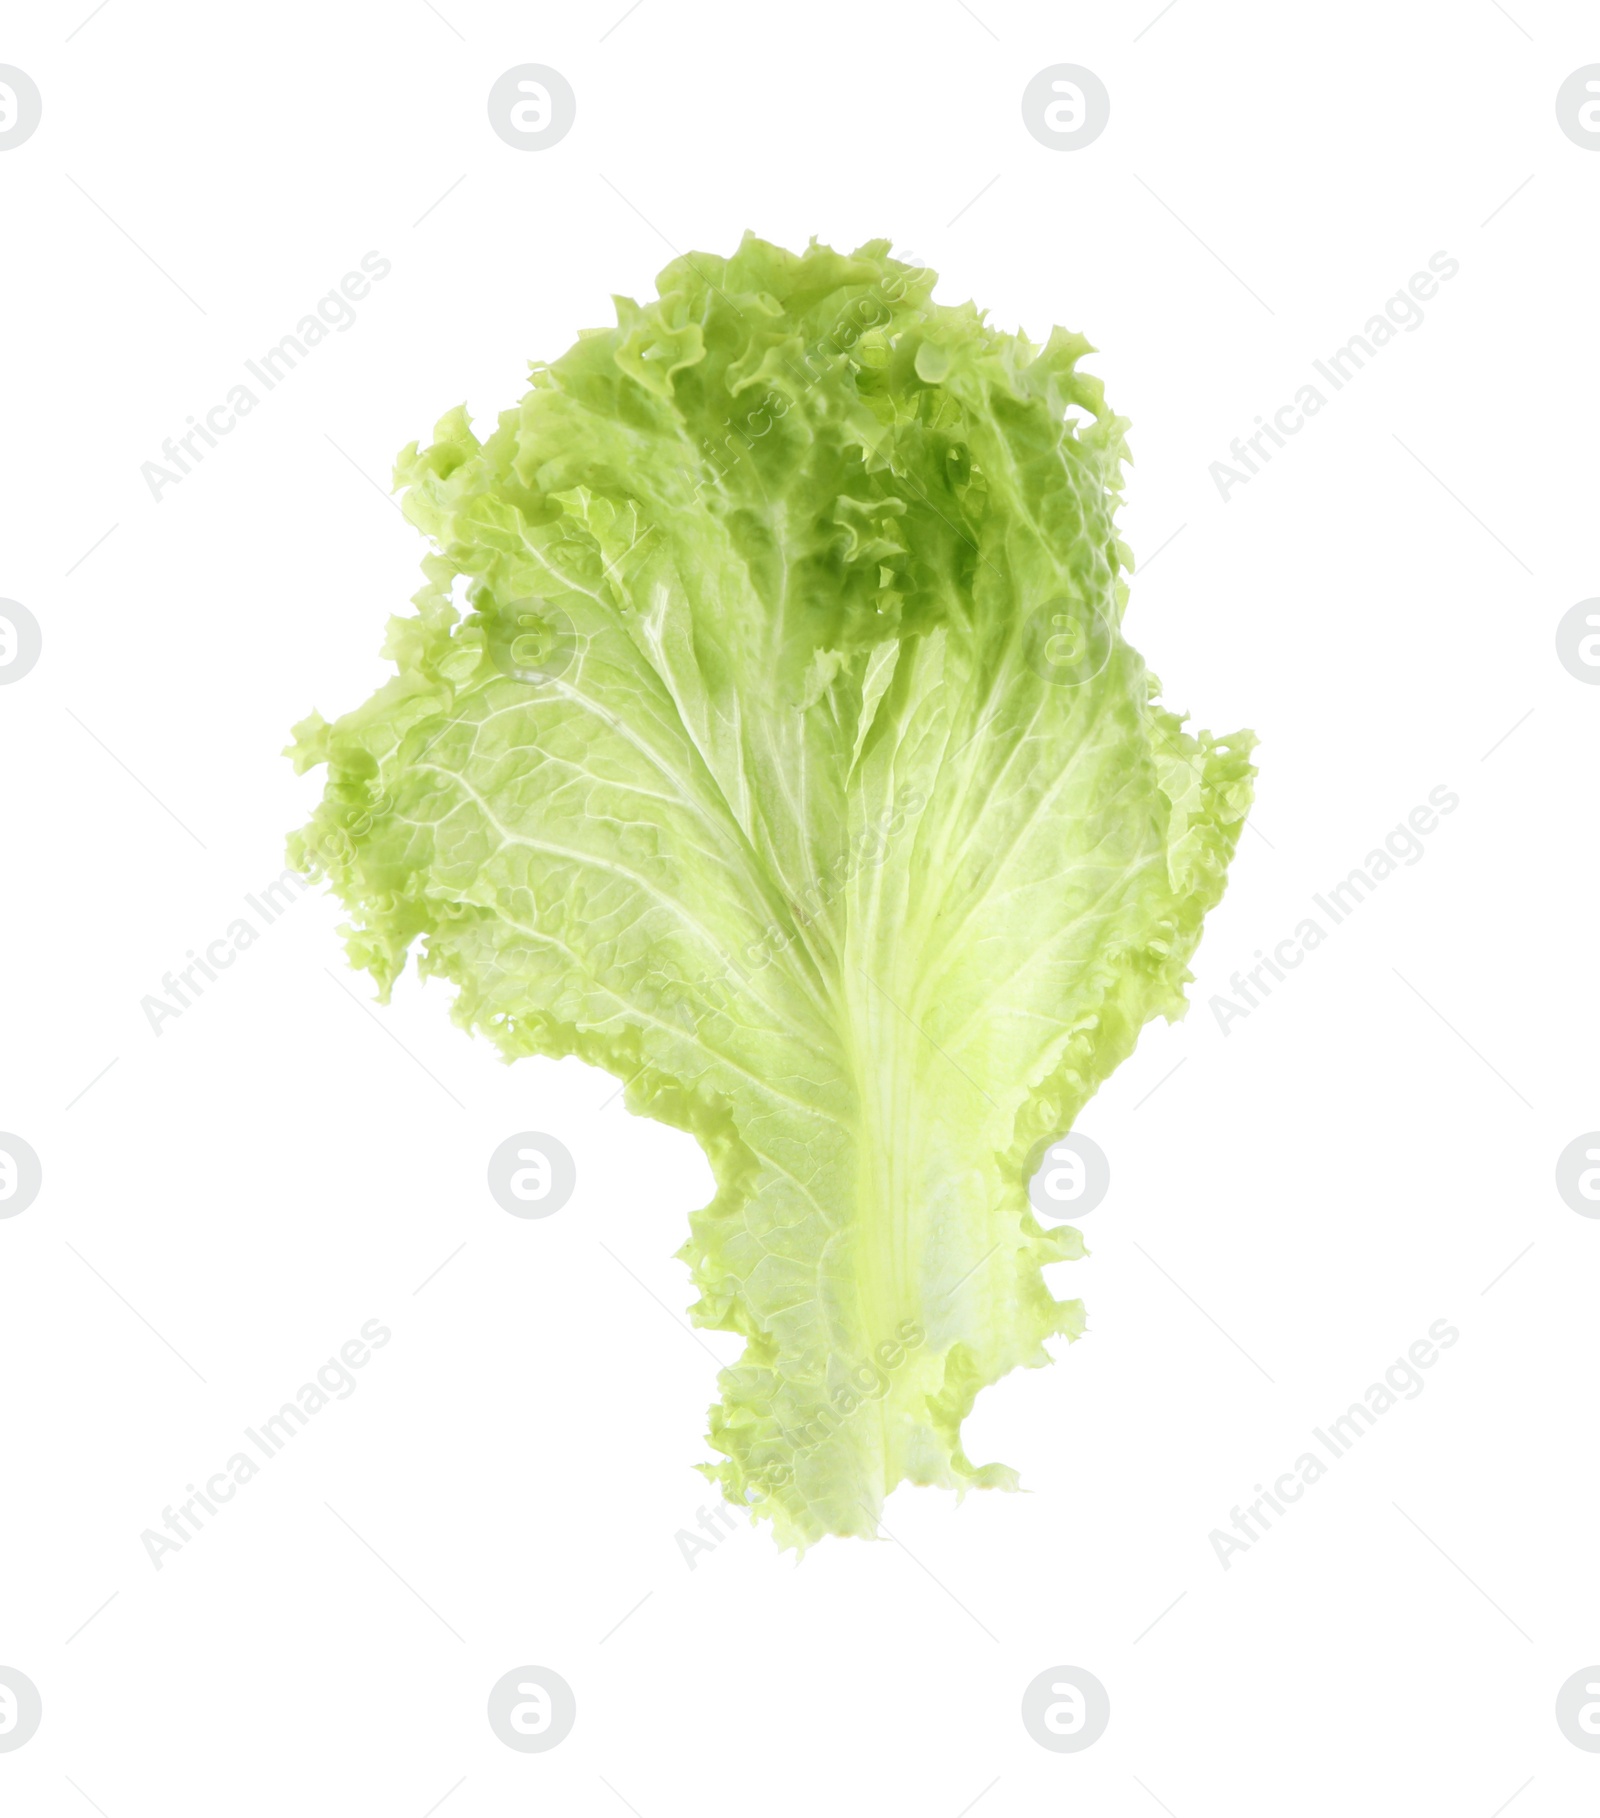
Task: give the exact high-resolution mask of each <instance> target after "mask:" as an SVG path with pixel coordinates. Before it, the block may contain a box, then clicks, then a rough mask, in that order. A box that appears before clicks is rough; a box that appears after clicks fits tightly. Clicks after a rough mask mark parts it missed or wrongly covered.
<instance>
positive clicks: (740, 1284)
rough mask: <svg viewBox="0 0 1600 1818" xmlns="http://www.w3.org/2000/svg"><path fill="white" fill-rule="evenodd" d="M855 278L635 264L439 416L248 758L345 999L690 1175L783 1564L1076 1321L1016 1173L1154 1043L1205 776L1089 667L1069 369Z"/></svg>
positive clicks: (1086, 418)
mask: <svg viewBox="0 0 1600 1818" xmlns="http://www.w3.org/2000/svg"><path fill="white" fill-rule="evenodd" d="M888 247H889V243H888V242H887V241H872V242H869V243H868V244H867V245H865V246H862V247H861V248H860V249H859V250H858V251H856V252H854V253H852V254H850V255H848V256H846V255H843V254H840V253H837V252H834V251H833V250H831V249H829V248H827V247H824V246H820V245H817V244H813V245H811V246H810V247H809V248H808V249H807V250H806V251H805V253H803V254H801V255H795V254H792V253H789V252H785V251H783V250H781V249H780V248H777V247H774V246H771V245H768V244H766V243H765V242H763V241H760V240H757V239H754V238H752V237H749V236H747V237H746V239H745V241H744V243H743V244H742V245H741V246H740V248H739V250H738V251H737V252H736V253H735V254H734V255H733V257H732V258H728V259H722V258H715V257H711V256H709V255H703V254H694V255H692V256H689V257H685V258H681V259H678V260H676V261H674V262H673V263H672V264H671V265H669V266H668V267H667V269H666V270H665V271H664V272H663V273H662V275H661V278H660V280H659V285H658V288H659V292H660V295H659V298H658V300H657V301H655V302H652V303H649V304H648V305H645V306H642V307H641V306H640V305H638V304H636V303H634V302H632V301H630V300H628V299H626V298H618V299H617V300H616V309H617V325H616V327H615V328H610V329H604V330H595V331H592V332H589V333H586V334H584V335H583V336H581V337H580V339H579V340H578V342H577V344H576V345H575V346H574V347H573V348H572V349H571V350H570V352H568V353H567V354H565V355H564V356H563V357H562V358H561V359H559V360H557V361H556V362H554V364H552V365H548V366H545V365H539V366H535V367H534V368H533V371H532V375H531V378H532V384H531V389H530V390H529V391H528V392H527V395H526V396H525V397H524V398H523V399H522V401H521V402H520V404H518V405H516V406H515V407H514V408H512V409H510V410H508V411H506V412H505V413H504V414H503V415H502V416H501V418H500V421H499V426H498V428H497V429H496V430H495V432H494V434H492V435H491V436H490V437H489V438H488V440H487V441H483V442H480V441H479V439H478V438H477V436H476V435H475V434H474V432H473V430H472V428H471V426H470V425H469V423H468V420H467V417H466V414H465V412H464V410H455V411H452V412H451V413H450V414H448V415H447V416H446V417H444V418H443V420H442V421H441V422H440V423H439V425H438V426H437V428H436V430H435V432H434V440H433V442H432V444H431V445H430V446H428V447H426V448H418V447H417V446H416V445H415V444H413V445H412V446H411V447H410V448H408V449H406V450H405V452H404V453H403V454H402V456H401V457H400V462H399V466H398V470H397V484H398V485H400V486H403V487H404V488H405V500H404V503H405V511H406V515H407V516H408V517H409V518H410V519H411V521H412V523H413V524H415V525H416V526H417V527H418V528H419V529H420V530H421V531H423V532H424V533H425V534H426V535H427V536H428V537H429V538H430V539H431V541H432V543H433V545H434V548H435V549H436V551H437V553H436V554H433V555H430V556H429V557H427V558H426V560H425V561H424V564H423V567H424V571H425V574H426V576H427V585H426V586H425V587H424V588H423V590H422V591H421V592H420V593H419V594H417V596H416V598H415V605H416V608H417V611H416V614H415V616H414V617H408V618H402V619H397V620H394V621H391V629H390V635H389V641H388V645H387V647H386V652H387V654H388V655H389V656H390V657H392V658H393V660H394V662H395V665H396V668H397V674H396V675H395V677H394V678H393V679H392V680H391V681H389V682H388V683H387V684H386V685H385V686H384V687H383V688H382V689H381V690H380V691H379V692H378V694H377V695H375V696H374V697H373V699H372V700H371V701H369V702H368V703H367V704H366V705H365V706H363V707H360V708H358V709H357V710H356V711H354V712H353V713H350V714H347V715H346V716H345V717H344V718H343V719H341V720H339V721H338V722H337V723H335V724H333V725H331V726H330V725H329V724H327V723H326V722H325V721H324V720H322V719H321V718H320V717H319V716H315V715H313V716H312V718H311V719H309V720H307V721H306V722H305V723H304V724H303V725H302V726H300V727H298V728H297V729H296V732H297V742H296V745H295V747H294V748H293V749H294V754H295V756H296V759H297V762H298V764H299V765H300V767H301V768H305V767H307V766H310V765H314V764H322V763H325V764H326V765H327V767H328V783H327V791H326V795H325V798H324V800H323V802H322V804H321V806H320V807H319V809H318V810H317V813H316V816H315V818H314V820H313V821H312V823H311V825H310V826H309V827H308V828H307V829H306V830H305V831H304V832H303V833H301V834H300V835H298V836H297V837H296V839H295V841H294V842H293V845H292V851H291V856H292V858H293V861H294V862H295V863H296V864H298V865H300V866H301V867H302V868H304V869H306V870H320V871H322V872H324V873H326V875H327V876H328V878H329V879H330V881H331V883H332V884H333V886H334V888H335V889H336V890H337V891H338V893H339V894H340V896H341V897H342V898H343V900H344V901H345V903H346V904H347V905H348V907H349V909H350V912H351V916H352V925H351V927H350V929H349V930H348V931H347V932H348V937H349V939H348V944H349V951H350V956H351V959H352V961H353V963H354V964H356V965H357V966H360V967H364V968H366V969H367V970H368V971H370V972H371V973H372V974H373V975H374V976H375V978H376V979H377V980H378V982H379V985H380V986H381V987H382V988H383V989H384V991H385V992H387V989H388V987H389V986H390V984H391V982H392V981H393V979H394V978H395V977H396V975H397V974H398V973H399V972H400V970H401V969H402V967H403V966H404V964H405V961H406V956H407V954H408V952H410V951H411V950H412V949H413V947H414V946H415V945H416V944H417V943H418V942H419V940H420V943H421V948H420V958H419V961H418V963H419V966H420V969H421V971H422V972H424V973H430V974H437V975H441V976H443V977H444V978H447V979H449V980H451V981H452V982H453V983H454V984H455V986H456V987H457V992H458V995H457V998H456V1002H455V1015H456V1017H457V1019H458V1020H459V1021H460V1022H461V1023H462V1024H463V1025H465V1026H467V1027H471V1028H475V1029H481V1030H483V1031H485V1032H487V1033H488V1034H489V1035H490V1036H492V1037H493V1039H494V1040H495V1041H496V1042H497V1043H498V1044H499V1045H500V1047H501V1048H502V1049H503V1050H504V1052H505V1054H506V1055H507V1056H508V1057H516V1056H520V1055H525V1054H542V1055H556V1056H559V1055H568V1054H572V1055H578V1056H580V1057H581V1058H582V1059H584V1060H585V1061H588V1062H590V1063H592V1064H593V1065H595V1066H597V1067H603V1068H605V1069H607V1070H608V1071H610V1072H611V1073H613V1074H615V1075H616V1076H617V1077H618V1078H620V1079H622V1080H625V1081H627V1082H628V1087H627V1102H628V1104H629V1106H630V1107H631V1108H632V1109H633V1110H635V1111H637V1112H640V1113H644V1114H647V1115H649V1116H651V1117H655V1118H659V1119H661V1120H662V1121H663V1122H666V1123H668V1124H672V1125H675V1126H678V1127H679V1128H682V1129H685V1130H688V1131H691V1132H692V1133H693V1134H694V1135H695V1137H696V1138H697V1139H698V1140H699V1142H700V1143H701V1144H702V1146H703V1147H704V1150H705V1152H706V1154H707V1156H708V1158H709V1160H710V1163H711V1166H712V1168H713V1170H714V1173H715V1176H716V1180H717V1188H718V1190H717V1193H716V1197H715V1198H714V1199H713V1200H712V1202H711V1203H710V1205H708V1206H706V1207H705V1208H704V1209H703V1210H702V1211H700V1212H698V1213H696V1214H695V1215H694V1216H693V1218H692V1220H691V1222H690V1235H689V1239H688V1242H687V1243H686V1244H685V1245H684V1246H683V1249H682V1251H681V1252H680V1254H681V1255H682V1257H683V1258H684V1260H685V1261H686V1262H687V1263H688V1265H689V1267H690V1269H691V1271H692V1273H693V1278H694V1282H695V1284H696V1287H697V1288H698V1290H699V1299H698V1301H697V1303H696V1305H695V1307H694V1309H693V1312H694V1317H695V1319H696V1320H697V1321H698V1322H699V1323H700V1324H702V1325H705V1326H712V1327H717V1328H720V1329H722V1330H724V1331H729V1332H735V1333H738V1334H739V1335H741V1336H742V1337H743V1339H744V1340H745V1347H744V1352H743V1355H742V1357H741V1358H740V1360H739V1361H738V1362H737V1363H735V1364H733V1365H731V1366H730V1367H728V1368H726V1369H724V1370H723V1371H722V1373H721V1376H720V1380H719V1387H720V1391H721V1398H720V1401H719V1402H718V1403H717V1404H716V1405H715V1406H714V1407H713V1408H712V1410H711V1416H710V1434H709V1439H710V1445H711V1447H712V1449H713V1451H714V1453H715V1454H716V1459H715V1461H714V1462H712V1463H710V1464H707V1465H704V1466H702V1469H704V1470H706V1472H707V1473H708V1475H710V1476H712V1477H713V1478H714V1479H715V1480H716V1481H717V1482H718V1483H720V1485H721V1487H722V1489H723V1492H724V1494H725V1495H726V1496H727V1497H728V1498H729V1499H730V1500H732V1501H734V1502H739V1503H748V1504H749V1505H750V1506H751V1507H752V1508H753V1509H754V1510H755V1512H756V1513H757V1514H759V1515H763V1516H767V1517H770V1518H771V1520H772V1522H773V1524H774V1528H775V1531H776V1535H777V1537H778V1539H779V1540H780V1542H782V1543H783V1544H786V1545H794V1546H798V1547H804V1546H805V1545H806V1544H808V1543H809V1542H811V1541H812V1540H814V1539H816V1538H817V1537H819V1536H821V1535H823V1534H827V1533H835V1534H860V1535H866V1534H871V1533H872V1532H873V1531H874V1526H875V1521H876V1517H877V1514H878V1511H879V1509H880V1507H881V1505H882V1502H883V1499H884V1497H885V1496H886V1494H887V1493H888V1492H889V1491H890V1490H891V1489H893V1488H894V1487H895V1485H896V1484H898V1483H900V1482H901V1481H903V1480H907V1479H909V1480H911V1481H913V1482H916V1483H922V1484H942V1485H949V1486H954V1487H957V1488H962V1487H965V1486H967V1485H972V1484H978V1485H989V1486H1006V1487H1010V1486H1013V1485H1014V1484H1015V1481H1016V1479H1015V1473H1014V1472H1013V1471H1011V1470H1010V1469H1009V1468H1007V1467H1006V1466H1003V1465H999V1464H985V1465H982V1466H976V1465H974V1464H972V1463H971V1462H969V1460H968V1459H967V1457H966V1454H965V1452H964V1451H963V1448H962V1439H961V1427H962V1422H963V1420H964V1419H965V1417H966V1415H967V1414H968V1412H969V1411H970V1409H971V1408H972V1405H973V1401H974V1399H975V1397H976V1396H977V1393H978V1391H979V1390H980V1389H982V1388H984V1387H985V1386H986V1385H988V1384H990V1383H993V1382H996V1381H998V1380H999V1378H1000V1377H1002V1376H1004V1375H1005V1374H1006V1373H1007V1372H1008V1371H1009V1370H1012V1369H1014V1368H1015V1367H1017V1366H1018V1365H1038V1364H1043V1363H1046V1362H1048V1361H1049V1354H1048V1351H1047V1349H1046V1344H1047V1341H1048V1340H1049V1339H1051V1338H1053V1337H1064V1338H1069V1339H1070V1338H1075V1337H1077V1336H1078V1334H1079V1333H1080V1332H1081V1331H1082V1330H1083V1323H1084V1316H1083V1309H1082V1304H1081V1303H1080V1302H1079V1301H1077V1300H1057V1299H1056V1298H1055V1296H1054V1295H1053V1294H1052V1292H1051V1290H1050V1288H1049V1287H1048V1286H1047V1285H1046V1282H1045V1279H1044V1275H1043V1273H1042V1271H1043V1268H1044V1266H1045V1265H1046V1264H1049V1263H1053V1262H1060V1261H1065V1260H1070V1259H1074V1258H1078V1257H1081V1256H1082V1255H1083V1254H1084V1251H1083V1244H1082V1240H1081V1238H1080V1236H1079V1234H1078V1233H1077V1231H1075V1230H1073V1229H1071V1228H1070V1227H1055V1228H1051V1229H1046V1228H1043V1227H1041V1225H1040V1224H1039V1223H1038V1222H1037V1221H1036V1219H1035V1218H1034V1216H1033V1213H1032V1210H1031V1209H1030V1206H1029V1201H1028V1196H1027V1176H1028V1172H1029V1167H1030V1160H1031V1158H1032V1157H1034V1156H1035V1154H1036V1152H1037V1150H1038V1148H1039V1146H1040V1145H1041V1144H1042V1143H1043V1142H1045V1141H1047V1140H1049V1139H1052V1138H1055V1137H1057V1136H1059V1135H1061V1134H1062V1133H1063V1132H1064V1131H1065V1130H1066V1129H1067V1128H1068V1127H1069V1126H1070V1125H1071V1124H1072V1122H1073V1119H1074V1118H1075V1117H1076V1116H1077V1114H1078V1111H1079V1109H1080V1107H1081V1106H1082V1105H1083V1104H1084V1102H1085V1100H1086V1099H1087V1098H1088V1097H1089V1096H1090V1094H1091V1093H1092V1092H1093V1091H1094V1090H1095V1088H1096V1087H1097V1086H1098V1085H1099V1083H1100V1081H1101V1080H1103V1079H1104V1078H1105V1077H1106V1076H1107V1074H1108V1073H1109V1072H1110V1071H1111V1069H1112V1068H1113V1067H1115V1066H1116V1065H1117V1063H1118V1062H1119V1061H1121V1060H1122V1059H1123V1058H1124V1056H1125V1055H1127V1054H1128V1053H1129V1052H1130V1050H1131V1049H1132V1047H1133V1045H1134V1042H1135V1040H1136V1038H1137V1035H1138V1032H1139V1029H1140V1027H1141V1026H1142V1025H1143V1024H1144V1023H1145V1022H1146V1021H1147V1019H1149V1018H1150V1017H1152V1016H1155V1015H1158V1014H1160V1015H1164V1016H1167V1017H1169V1018H1170V1017H1176V1016H1178V1015H1181V1014H1182V1012H1183V1010H1184V1008H1185V1003H1184V996H1183V988H1184V985H1185V984H1186V983H1187V982H1188V981H1189V979H1190V974H1189V972H1188V970H1187V961H1188V959H1189V957H1190V955H1191V954H1192V952H1193V950H1194V947H1195V944H1196V942H1197V940H1198V939H1199V935H1200V928H1201V920H1202V917H1203V916H1204V914H1205V912H1206V911H1207V910H1208V909H1209V908H1210V907H1211V906H1212V905H1213V904H1214V903H1215V902H1216V901H1217V900H1218V898H1219V896H1220V895H1221V892H1222V888H1223V882H1224V873H1225V868H1226V866H1227V863H1228V860H1229V858H1230V857H1231V855H1232V852H1233V849H1234V845H1235V842H1236V840H1237V838H1238V834H1239V830H1240V827H1241V825H1242V822H1243V817H1244V814H1245V811H1246V808H1247V806H1248V803H1249V800H1250V779H1251V777H1252V775H1253V774H1254V773H1253V770H1252V767H1251V765H1250V762H1249V752H1250V749H1251V746H1252V744H1253V740H1252V739H1251V737H1250V736H1249V735H1248V734H1238V735H1234V736H1233V737H1231V738H1226V739H1216V738H1212V737H1211V736H1210V735H1209V734H1205V733H1199V734H1191V733H1190V732H1188V731H1185V730H1184V728H1183V724H1182V721H1181V719H1180V718H1179V716H1177V715H1175V714H1172V713H1169V712H1167V711H1166V710H1164V709H1163V708H1161V707H1160V706H1159V705H1157V703H1156V700H1155V695H1156V692H1157V686H1158V685H1157V684H1156V682H1155V681H1154V679H1153V678H1152V677H1151V675H1150V674H1149V673H1148V671H1147V670H1146V668H1145V666H1144V663H1143V661H1142V660H1141V658H1140V657H1139V656H1138V655H1137V654H1136V653H1135V652H1134V650H1133V649H1132V648H1131V647H1130V646H1129V645H1128V643H1127V642H1126V641H1125V639H1124V637H1123V635H1122V629H1121V620H1122V612H1123V607H1124V604H1125V601H1126V596H1127V590H1126V585H1125V583H1124V581H1123V579H1122V576H1123V574H1124V571H1125V570H1126V569H1127V568H1128V567H1129V566H1130V565H1131V561H1130V557H1129V554H1128V552H1127V550H1126V549H1125V548H1124V546H1123V545H1122V544H1121V543H1120V542H1119V540H1118V538H1117V535H1116V532H1115V529H1114V526H1113V509H1114V506H1115V503H1116V500H1117V495H1118V492H1119V488H1120V485H1121V466H1122V462H1123V461H1124V460H1125V459H1126V454H1127V451H1126V445H1125V442H1124V429H1125V427H1126V425H1125V424H1124V422H1123V421H1122V419H1120V418H1118V417H1117V416H1115V415H1113V414H1112V413H1111V412H1110V411H1109V410H1108V409H1107V408H1106V405H1105V402H1104V398H1103V395H1102V391H1101V386H1100V383H1099V381H1098V380H1096V379H1093V378H1090V377H1088V376H1086V375H1085V374H1083V373H1081V372H1080V371H1079V370H1078V362H1079V360H1080V358H1081V357H1082V355H1083V354H1084V353H1086V352H1088V351H1091V350H1090V349H1089V347H1088V344H1087V343H1086V342H1085V341H1084V340H1083V339H1082V338H1081V337H1079V336H1077V335H1071V334H1067V333H1065V332H1063V331H1062V330H1060V329H1057V330H1055V331H1054V332H1053V333H1052V334H1051V336H1050V338H1049V340H1048V342H1046V343H1045V344H1044V345H1043V346H1042V347H1041V346H1037V345H1034V344H1033V343H1031V342H1030V341H1029V340H1027V339H1026V338H1025V337H1023V336H1020V335H1006V334H1001V333H998V332H996V331H995V330H993V329H992V328H990V327H989V326H988V325H987V324H986V323H985V321H984V319H983V316H982V314H981V313H980V312H979V311H977V310H976V309H974V308H973V307H972V306H971V305H963V306H961V307H957V308H952V307H947V306H942V305H938V304H935V303H934V302H933V301H932V300H931V291H932V288H933V284H934V274H933V273H932V272H930V271H927V270H925V269H919V268H917V267H913V266H909V265H907V264H904V263H902V262H900V261H898V260H896V259H894V258H892V257H890V256H889V250H888ZM455 601H459V604H460V607H461V608H463V609H464V610H458V605H457V604H456V603H453V602H455ZM650 1336H653V1334H652V1335H650ZM646 1342H647V1337H646V1335H645V1334H643V1333H641V1335H640V1338H639V1344H640V1346H641V1347H643V1346H644V1344H645V1343H646Z"/></svg>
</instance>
